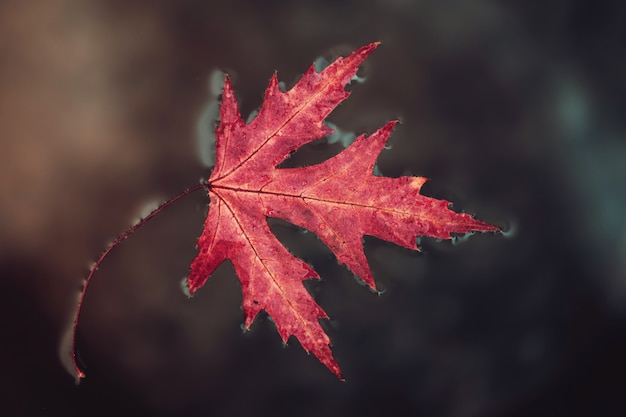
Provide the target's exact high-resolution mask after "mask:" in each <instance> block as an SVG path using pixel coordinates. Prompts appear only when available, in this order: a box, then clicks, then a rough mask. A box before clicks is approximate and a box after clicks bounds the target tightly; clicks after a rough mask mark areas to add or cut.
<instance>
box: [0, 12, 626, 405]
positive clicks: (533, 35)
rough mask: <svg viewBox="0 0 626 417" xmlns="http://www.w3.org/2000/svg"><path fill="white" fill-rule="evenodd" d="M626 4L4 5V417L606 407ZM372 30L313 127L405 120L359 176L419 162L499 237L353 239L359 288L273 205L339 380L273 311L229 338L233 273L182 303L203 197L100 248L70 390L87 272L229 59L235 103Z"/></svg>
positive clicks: (622, 289) (316, 152)
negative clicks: (363, 262) (308, 275)
mask: <svg viewBox="0 0 626 417" xmlns="http://www.w3.org/2000/svg"><path fill="white" fill-rule="evenodd" d="M624 21H626V3H623V2H619V1H609V0H600V1H596V2H589V1H572V0H571V1H567V0H565V1H557V2H523V1H509V2H496V1H488V0H475V1H471V2H468V1H461V0H445V1H441V0H440V1H434V0H433V1H429V0H413V1H412V0H362V1H354V0H352V1H349V0H343V1H341V0H337V1H330V0H324V1H310V0H301V1H278V0H268V1H252V0H235V1H230V2H227V1H224V2H213V1H197V0H195V1H192V0H180V1H175V2H172V1H164V0H154V1H133V2H129V1H118V0H116V1H99V0H94V1H80V0H63V1H62V0H49V1H30V2H23V1H18V0H4V1H3V2H2V3H1V4H0V129H1V130H2V134H1V135H0V146H1V151H0V195H1V196H2V198H1V200H0V309H1V310H0V323H1V328H2V330H3V331H2V336H1V337H0V361H1V362H0V415H6V416H39V415H68V416H69V415H92V416H99V415H102V416H105V415H106V416H110V415H115V414H127V413H135V414H139V415H145V416H152V415H153V416H179V415H185V416H187V417H191V416H200V415H202V416H205V415H211V416H292V415H296V416H309V415H316V416H352V415H355V416H357V415H358V416H362V417H364V416H370V415H372V416H373V415H377V416H381V415H384V416H413V415H415V416H418V415H419V416H450V417H475V416H476V417H478V416H481V417H482V416H494V417H495V416H511V417H513V416H515V417H517V416H520V417H521V416H590V415H593V416H600V417H602V416H623V415H626V396H625V395H624V392H625V391H626V383H624V378H623V375H624V374H625V373H626V360H625V359H624V358H625V357H626V332H625V330H626V329H625V324H626V238H625V236H626V216H625V212H626V140H624V137H625V136H626V118H625V117H624V115H625V114H626V77H625V74H626V42H625V40H626V26H625V25H624V24H623V22H624ZM373 41H381V42H382V44H381V46H380V47H379V48H378V49H377V50H376V51H375V52H374V53H373V54H372V56H371V57H370V58H369V59H368V61H367V62H366V63H365V65H364V66H363V68H362V70H361V71H360V73H359V75H360V76H361V77H364V78H365V79H366V81H365V82H364V83H353V84H352V85H351V86H350V87H349V89H350V91H352V95H351V97H350V98H349V99H348V100H347V101H345V102H344V103H343V104H342V105H341V106H340V107H339V108H338V109H337V110H336V111H335V112H333V113H332V114H331V115H330V117H329V122H331V123H332V124H333V125H334V126H337V127H338V128H339V129H340V130H341V132H343V134H346V135H348V136H350V135H349V134H350V132H354V133H356V134H360V133H371V132H373V131H374V130H375V129H376V128H378V127H380V126H382V125H383V124H385V123H386V122H387V121H388V120H391V119H399V120H400V121H401V124H400V125H399V126H398V127H397V128H396V129H395V131H394V133H393V134H392V137H391V140H390V149H386V150H385V151H383V153H382V154H381V156H380V158H379V160H378V165H377V167H378V170H379V172H380V174H382V175H387V176H400V175H420V176H425V177H428V178H430V181H429V182H428V183H427V184H426V185H425V186H424V188H423V192H424V193H425V194H428V195H431V196H434V197H437V198H443V199H447V200H450V201H452V202H453V203H454V206H453V207H454V209H456V210H458V211H465V212H469V213H472V214H474V215H476V216H477V217H478V218H480V219H482V220H485V221H488V222H491V223H494V224H497V225H499V226H501V227H502V228H503V229H504V233H503V235H474V236H472V237H470V238H469V239H467V240H465V239H456V240H455V241H454V244H453V242H437V241H434V240H431V239H421V240H420V246H421V248H422V252H420V253H412V252H410V251H407V250H404V249H401V248H399V247H396V246H394V245H391V244H388V243H386V242H382V241H379V240H376V239H374V238H369V237H366V238H365V240H364V245H365V250H366V254H367V256H368V259H369V261H370V265H371V267H372V270H373V272H374V276H375V278H376V280H377V283H378V285H379V288H381V289H383V290H384V291H383V293H382V295H380V296H379V295H377V294H374V293H372V292H370V291H368V290H367V288H366V287H363V286H359V285H357V283H356V282H355V280H354V279H353V277H352V274H351V273H350V272H349V271H348V270H346V269H345V268H344V267H343V266H340V265H338V264H337V262H336V261H335V259H334V257H333V256H332V254H331V253H330V251H329V250H328V249H327V248H325V247H324V246H323V245H322V244H321V243H320V241H319V240H317V239H316V238H315V236H313V235H312V234H311V233H303V231H302V230H299V229H297V228H295V227H292V226H290V225H288V224H286V223H283V222H278V221H273V220H271V221H270V223H271V227H272V230H273V231H274V232H275V233H276V235H277V236H278V237H279V238H280V239H281V241H283V242H284V243H285V244H286V245H287V247H288V248H289V249H290V250H291V251H292V252H293V253H294V254H296V255H297V256H299V257H301V258H302V259H304V260H305V261H306V262H308V263H310V264H311V265H312V266H313V267H314V268H315V269H316V270H317V271H318V272H319V273H320V275H321V276H322V280H321V281H320V282H315V283H313V282H311V283H307V287H308V288H309V290H310V292H311V293H312V294H313V296H314V297H315V299H316V300H317V302H318V303H319V304H320V305H321V306H322V307H323V308H324V309H325V310H326V311H327V312H328V314H329V315H330V316H331V320H330V321H327V322H325V324H324V326H325V328H326V329H327V330H328V333H329V335H330V336H331V339H332V340H333V352H334V354H335V356H336V358H337V360H338V361H339V363H340V365H341V366H342V370H343V372H344V375H345V377H346V379H347V381H346V382H338V381H337V380H335V378H334V376H333V375H332V374H331V373H330V372H328V370H326V369H325V368H324V367H323V366H322V365H320V364H319V363H318V362H317V361H316V360H315V358H313V357H311V356H308V355H306V354H305V353H304V351H303V350H302V348H301V347H300V346H299V344H298V342H297V341H295V340H290V341H289V343H288V345H287V346H286V347H283V346H282V344H281V341H280V338H279V336H278V334H277V332H276V330H275V328H274V325H273V323H272V322H271V319H270V318H268V317H267V316H263V315H262V316H261V317H259V318H257V321H256V322H255V323H254V325H253V326H252V330H251V331H250V332H248V333H245V334H242V332H241V329H240V324H241V323H242V322H243V313H242V311H241V310H240V305H241V295H240V290H239V286H238V281H237V279H236V277H235V274H234V270H233V269H232V267H231V266H230V265H225V266H223V267H221V268H220V269H219V270H218V271H217V272H216V273H215V275H214V276H213V277H211V279H210V280H209V281H208V283H207V285H206V286H205V287H203V288H202V289H201V290H200V291H199V292H198V293H197V294H196V295H195V296H194V297H193V298H192V299H188V298H187V297H186V296H185V295H184V294H182V292H181V291H180V287H179V282H180V280H181V278H183V277H184V276H185V275H186V274H187V272H188V265H189V263H190V261H191V260H192V259H193V257H194V256H195V248H194V245H195V239H196V238H197V236H198V235H199V234H200V232H201V229H202V224H203V220H204V216H205V214H206V208H207V204H208V199H207V198H206V197H205V196H204V195H202V193H201V192H200V193H196V194H194V195H192V196H189V197H188V198H187V199H186V200H184V201H181V202H180V203H179V204H178V205H176V206H174V207H172V208H169V209H167V211H164V212H163V213H162V214H161V215H159V216H158V218H157V219H155V220H154V221H152V222H151V223H150V224H148V225H146V226H145V227H144V228H142V229H141V230H140V231H139V232H137V233H136V234H135V235H133V236H132V237H131V238H130V239H128V240H127V241H125V242H124V243H123V244H122V245H121V246H120V247H118V248H116V250H115V251H114V252H113V253H112V254H111V256H110V257H109V258H108V259H107V260H106V261H105V262H104V263H103V265H102V266H101V268H100V271H99V272H98V274H97V275H96V278H95V279H94V284H93V286H92V287H91V288H90V292H89V293H88V294H87V298H86V300H85V310H84V315H83V317H82V318H81V327H80V334H79V354H80V359H81V362H82V363H84V364H85V366H86V372H87V379H86V380H84V381H83V382H82V383H81V384H80V385H78V386H76V385H74V380H73V377H72V376H71V375H69V374H68V373H67V371H66V370H65V369H64V365H63V364H64V363H66V362H67V359H68V356H67V355H68V352H67V346H66V345H65V344H64V342H63V339H64V335H65V334H66V330H67V325H68V323H69V320H70V316H71V314H72V310H73V308H74V306H75V303H76V297H77V294H78V291H79V289H80V287H81V284H82V279H84V278H85V276H86V274H87V268H88V266H89V264H90V262H92V261H93V260H94V259H96V258H97V256H98V255H99V253H100V252H101V251H102V250H103V249H104V247H105V245H106V243H107V242H108V241H110V240H112V239H113V238H114V237H115V236H116V235H117V234H119V233H121V232H123V231H124V230H125V229H126V228H127V227H129V226H130V225H131V224H132V222H133V220H134V218H136V217H138V216H139V215H140V213H141V212H142V208H144V207H146V206H151V204H153V203H154V202H155V201H162V200H164V199H166V198H167V197H169V196H173V195H175V194H178V193H179V192H180V191H182V190H183V189H185V188H187V187H189V186H193V185H195V184H197V183H198V181H200V179H202V178H205V179H206V178H208V177H209V175H210V167H208V166H207V165H210V161H211V155H210V154H209V155H207V153H209V152H210V144H211V131H212V129H213V126H212V124H213V123H214V119H215V108H216V107H215V106H216V102H217V99H218V94H219V87H217V88H218V90H217V92H216V87H215V85H214V84H215V82H216V79H217V81H220V80H221V78H220V77H221V75H220V74H222V71H223V72H226V73H228V74H229V75H230V76H231V78H232V80H233V82H234V87H235V90H236V94H237V97H238V100H239V103H240V108H241V110H242V114H243V117H244V119H245V118H247V116H248V115H249V114H251V113H253V112H254V111H255V109H256V108H258V106H259V105H260V104H261V100H262V98H263V92H264V89H265V87H266V85H267V82H268V80H269V78H270V76H271V75H272V74H273V73H274V71H277V73H278V77H279V80H280V81H282V82H284V84H285V86H286V88H289V86H290V85H293V83H294V82H295V81H296V80H297V79H298V77H299V76H300V75H301V74H302V73H303V72H304V71H305V70H306V68H307V67H308V66H309V65H311V63H312V62H313V61H314V60H315V59H316V58H318V57H322V58H324V59H326V60H332V59H334V58H336V57H337V56H339V55H346V54H347V53H349V52H350V51H352V50H354V49H356V48H357V47H359V46H361V45H364V44H367V43H369V42H373ZM216 74H217V75H216ZM216 77H217V78H216ZM341 149H342V144H341V143H339V142H337V143H332V144H327V143H326V142H325V141H323V140H322V141H319V142H316V143H314V144H311V145H310V146H307V147H306V148H305V149H302V150H301V151H300V152H296V153H295V154H294V155H293V156H292V158H291V159H290V160H289V161H287V164H290V165H289V166H298V165H306V164H312V163H316V162H319V161H321V160H324V159H326V158H328V157H330V156H332V155H333V154H335V153H337V152H340V151H341ZM199 150H200V151H199ZM199 152H202V154H199Z"/></svg>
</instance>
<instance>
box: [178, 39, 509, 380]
mask: <svg viewBox="0 0 626 417" xmlns="http://www.w3.org/2000/svg"><path fill="white" fill-rule="evenodd" d="M377 45H378V43H372V44H370V45H367V46H364V47H362V48H360V49H358V50H357V51H355V52H353V53H352V54H351V55H350V56H348V57H346V58H339V59H337V60H336V61H334V62H333V63H332V64H331V65H330V66H328V67H327V68H325V69H324V70H323V71H321V72H319V73H317V72H316V71H315V69H314V67H313V66H311V67H310V68H309V69H308V70H307V72H306V73H305V74H304V75H303V77H302V78H301V79H300V81H299V82H298V83H297V84H296V85H295V86H294V87H293V88H292V89H290V90H289V91H287V92H283V91H281V89H280V88H279V86H278V80H277V78H276V74H274V76H273V77H272V79H271V80H270V84H269V87H268V88H267V91H266V93H265V99H264V100H263V104H262V106H261V109H260V111H259V113H258V115H257V116H256V117H255V118H254V120H252V121H251V122H250V123H248V124H246V123H245V122H244V121H243V120H242V118H241V115H240V114H239V109H238V107H237V102H236V100H235V95H234V92H233V89H232V85H231V82H230V80H229V79H228V78H227V79H226V81H225V83H224V92H223V95H222V103H221V107H220V124H219V126H218V127H217V131H216V164H215V169H214V170H213V172H212V174H211V177H210V178H209V180H208V181H207V184H206V187H207V189H208V194H209V197H210V199H211V204H210V209H209V213H208V216H207V219H206V223H205V226H204V232H203V233H202V235H201V236H200V238H199V239H198V247H199V249H200V251H199V254H198V256H197V257H196V258H195V260H194V261H193V262H192V264H191V273H190V275H189V277H188V281H187V282H188V286H189V291H190V293H192V294H193V293H194V292H195V291H196V290H197V289H198V288H200V287H201V286H202V285H204V283H205V282H206V280H207V278H208V277H209V275H211V273H212V272H213V271H214V270H215V268H217V267H218V266H219V265H220V264H221V263H222V262H224V261H225V260H226V259H228V260H230V261H231V262H232V263H233V265H234V267H235V271H236V272H237V275H238V277H239V280H240V281H241V288H242V292H243V309H244V313H245V326H246V327H249V326H250V325H251V324H252V322H253V320H254V318H255V317H256V315H257V314H258V313H259V312H260V311H261V310H265V311H266V312H267V313H268V314H269V315H270V316H271V317H272V319H273V321H274V323H276V327H277V329H278V333H279V334H280V336H281V338H282V339H283V341H284V342H287V339H288V338H289V337H290V336H291V335H294V336H295V337H296V338H297V339H298V340H299V341H300V344H301V345H302V347H303V348H304V349H305V350H306V351H307V352H312V353H313V354H314V355H315V356H316V357H317V358H318V359H319V360H320V361H321V362H322V363H323V364H324V365H326V366H327V367H328V369H330V370H331V371H332V372H333V373H334V374H335V375H337V376H338V377H340V378H341V371H340V369H339V365H338V364H337V362H336V361H335V359H334V358H333V356H332V353H331V350H330V347H329V343H330V339H329V338H328V336H327V335H326V333H325V332H324V330H323V329H322V327H321V326H320V323H319V319H322V318H328V316H327V315H326V313H325V312H324V310H322V308H321V307H320V306H319V305H317V304H316V303H315V301H314V300H313V298H312V297H311V296H310V295H309V293H308V292H307V291H306V289H305V287H304V286H303V285H302V281H303V280H306V279H311V278H319V276H318V275H317V273H315V271H314V270H313V269H311V267H310V266H309V265H308V264H306V263H305V262H303V261H302V260H300V259H298V258H296V257H294V256H293V255H292V254H291V253H289V251H288V250H287V249H286V248H285V247H284V246H283V245H282V243H281V242H280V241H279V240H278V239H277V238H276V237H275V236H274V235H273V234H272V232H271V231H270V228H269V226H268V223H267V218H268V217H273V218H278V219H283V220H286V221H288V222H290V223H293V224H295V225H298V226H300V227H302V228H305V229H307V230H309V231H311V232H313V233H315V234H316V235H317V236H319V237H320V239H321V240H322V241H323V242H324V243H325V244H326V246H328V247H329V248H330V249H331V250H332V251H333V253H334V254H335V255H336V256H337V259H338V260H339V261H340V262H341V263H343V264H346V265H347V266H348V268H350V269H351V270H352V272H353V273H354V274H356V275H357V276H358V277H360V278H361V279H362V280H363V281H364V282H365V283H367V284H368V285H369V286H370V287H371V288H373V289H375V284H374V279H373V277H372V273H371V271H370V269H369V266H368V263H367V259H366V258H365V254H364V252H363V243H362V241H363V236H364V235H370V236H375V237H378V238H380V239H384V240H387V241H390V242H393V243H396V244H398V245H401V246H404V247H406V248H409V249H413V250H418V248H417V246H416V236H431V237H436V238H442V239H449V238H450V237H451V236H450V233H466V232H469V231H496V230H499V229H498V228H497V227H495V226H492V225H490V224H487V223H484V222H481V221H478V220H475V219H473V218H472V217H471V216H470V215H468V214H459V213H455V212H453V211H451V210H449V209H448V206H449V204H450V203H449V202H447V201H444V200H436V199H433V198H429V197H425V196H423V195H421V194H420V193H419V191H420V188H421V186H422V185H423V184H424V182H425V181H426V178H423V177H400V178H386V177H379V176H374V175H373V174H372V170H373V167H374V164H375V162H376V159H377V157H378V154H379V153H380V152H381V150H382V149H383V147H384V146H385V142H386V140H387V138H388V137H389V134H390V132H391V130H392V129H393V127H394V125H395V124H396V122H395V121H394V122H389V123H387V124H386V125H385V126H383V127H382V128H380V129H379V130H377V131H376V132H374V133H373V134H372V135H370V136H369V137H365V136H364V135H362V136H360V137H358V138H357V139H356V140H355V141H354V143H353V144H352V145H351V146H349V147H348V148H347V149H346V150H344V151H343V152H341V153H340V154H338V155H336V156H335V157H333V158H331V159H329V160H327V161H325V162H323V163H321V164H318V165H312V166H306V167H301V168H288V169H282V168H281V169H279V168H276V166H277V165H278V164H280V163H281V162H282V161H284V160H285V159H286V158H287V157H288V156H289V155H290V153H291V152H293V151H295V150H296V149H297V148H299V147H301V146H302V145H304V144H306V143H309V142H311V141H313V140H315V139H318V138H321V137H324V136H326V135H328V134H330V133H332V130H331V129H330V128H328V127H327V126H326V125H325V124H324V123H323V121H324V119H325V118H326V116H327V115H328V114H329V113H330V112H331V111H332V110H333V109H334V108H335V107H336V106H337V105H338V104H339V103H340V102H341V101H343V100H344V99H346V98H347V97H348V96H349V93H348V92H346V91H345V90H344V87H345V86H346V84H347V83H348V82H349V81H350V79H351V78H352V77H353V76H354V75H355V74H356V72H357V69H358V67H359V64H361V63H362V62H363V60H365V58H366V57H367V56H368V55H369V54H370V53H371V52H372V51H373V50H374V49H375V48H376V47H377Z"/></svg>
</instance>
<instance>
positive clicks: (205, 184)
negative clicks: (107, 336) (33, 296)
mask: <svg viewBox="0 0 626 417" xmlns="http://www.w3.org/2000/svg"><path fill="white" fill-rule="evenodd" d="M207 187H208V182H204V181H203V182H202V183H200V184H198V185H196V186H194V187H191V188H187V189H186V190H185V191H183V192H182V193H180V194H178V195H176V196H174V197H172V198H170V199H169V200H167V201H165V202H164V203H161V204H160V205H159V206H158V207H157V208H156V209H154V210H152V211H151V212H150V214H148V215H147V216H146V217H144V218H142V219H141V220H139V221H138V222H137V223H135V224H134V225H132V226H131V227H130V228H128V230H126V231H125V232H124V233H122V234H121V235H120V236H118V237H117V239H115V240H114V241H113V242H112V243H111V244H110V245H109V246H107V248H106V249H105V250H104V252H102V255H100V257H99V258H98V260H97V261H96V262H95V263H94V264H93V266H92V267H91V269H90V270H89V275H87V278H86V279H85V283H84V285H83V289H82V292H81V294H80V298H79V299H78V305H77V306H76V313H75V315H74V324H73V328H72V351H71V355H72V364H73V365H74V369H75V370H76V376H77V378H78V381H80V380H81V379H82V378H85V373H84V372H83V370H82V369H81V367H80V365H79V364H78V359H77V357H76V335H77V330H78V321H79V318H80V312H81V309H82V306H83V301H84V299H85V294H86V292H87V287H89V284H90V283H91V279H92V278H93V276H94V275H95V273H96V271H97V270H98V268H99V267H100V264H101V263H102V261H104V258H106V257H107V256H108V255H109V253H110V252H111V251H112V250H113V248H115V247H116V246H117V245H119V244H120V243H122V241H123V240H124V239H126V238H127V237H129V236H130V235H131V234H133V233H134V232H135V231H136V230H137V229H139V228H140V227H141V226H143V225H144V224H146V223H147V222H148V220H150V219H152V218H153V217H154V216H156V215H157V214H159V213H160V212H161V211H162V210H164V209H165V208H167V207H169V206H171V205H172V204H174V203H175V202H176V201H178V200H180V199H181V198H183V197H186V196H188V195H189V194H191V193H193V192H194V191H198V190H200V189H207Z"/></svg>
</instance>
